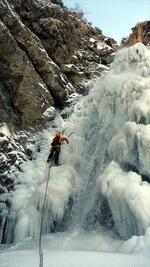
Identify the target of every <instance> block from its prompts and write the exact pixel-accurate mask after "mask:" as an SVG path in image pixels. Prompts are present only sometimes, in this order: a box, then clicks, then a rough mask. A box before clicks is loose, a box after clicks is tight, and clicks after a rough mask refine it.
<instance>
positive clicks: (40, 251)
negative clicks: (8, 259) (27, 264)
mask: <svg viewBox="0 0 150 267" xmlns="http://www.w3.org/2000/svg"><path fill="white" fill-rule="evenodd" d="M50 168H51V164H49V167H48V176H47V182H46V188H45V195H44V202H43V207H42V215H41V225H40V236H39V256H40V264H39V267H43V251H42V228H43V218H44V212H45V205H46V199H47V192H48V183H49V177H50Z"/></svg>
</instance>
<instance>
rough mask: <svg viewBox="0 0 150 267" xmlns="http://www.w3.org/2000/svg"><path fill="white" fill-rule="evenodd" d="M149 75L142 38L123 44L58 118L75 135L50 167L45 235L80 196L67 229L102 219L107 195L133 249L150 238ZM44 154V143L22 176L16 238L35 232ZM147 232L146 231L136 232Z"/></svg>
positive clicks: (147, 53) (16, 205) (16, 195)
mask: <svg viewBox="0 0 150 267" xmlns="http://www.w3.org/2000/svg"><path fill="white" fill-rule="evenodd" d="M149 75H150V51H149V50H148V49H147V48H146V47H145V46H144V45H143V44H140V43H138V44H136V45H134V46H132V47H129V48H124V49H122V50H120V51H119V52H118V54H117V55H116V57H115V60H114V63H113V65H112V68H111V70H110V71H109V72H108V73H107V74H106V75H104V76H102V77H101V78H100V79H99V80H98V81H97V83H96V84H95V86H94V88H93V89H92V90H91V91H90V93H89V95H88V96H86V97H84V98H82V99H81V101H80V102H79V103H78V104H76V105H75V107H74V112H73V114H72V116H71V117H70V118H69V119H66V121H63V120H62V121H61V122H60V123H59V124H58V128H59V129H60V128H61V127H62V128H63V129H64V130H65V135H69V134H70V133H71V135H70V138H69V139H70V143H69V145H65V146H64V147H63V148H62V155H61V163H62V166H60V167H58V168H55V167H53V168H52V170H51V171H52V172H51V176H50V183H49V194H48V201H47V206H46V214H45V221H44V230H43V232H44V233H47V232H49V231H50V227H51V224H52V223H53V222H54V221H55V220H56V221H59V220H61V219H62V218H63V215H64V212H65V209H66V207H67V204H68V201H69V198H70V197H73V198H74V196H75V198H74V204H73V207H72V214H71V221H70V224H69V226H70V229H71V227H73V228H74V227H75V228H82V227H85V225H86V221H87V220H88V222H89V221H90V222H92V223H93V224H94V223H97V222H99V221H98V218H99V217H100V216H105V215H106V214H105V213H106V212H107V210H106V209H104V210H103V211H102V209H101V205H102V201H103V199H105V200H106V201H107V203H108V205H109V208H110V212H111V215H112V217H113V221H114V229H115V232H116V233H118V234H119V235H120V237H121V238H123V239H128V238H131V239H129V240H128V241H126V242H129V243H128V244H130V247H132V248H133V250H136V249H135V248H134V246H136V247H137V246H138V240H146V238H147V239H148V240H149V234H148V230H147V229H148V227H149V225H150V212H149V211H150V197H149V196H150V185H149V183H148V182H144V181H143V180H142V179H143V177H144V179H145V177H146V179H147V180H149V179H150V163H149V162H150V161H149V159H150V155H149V153H150V145H149V143H150V142H149V141H150V140H149V139H150V124H149V123H150V122H149V119H150V115H149V114H150V78H149ZM50 131H51V135H50V136H49V137H48V132H44V133H43V135H42V138H45V140H44V142H47V140H48V138H49V139H51V138H52V135H53V133H54V130H52V129H51V130H50ZM47 154H48V150H47V145H44V146H43V148H42V151H41V153H40V156H39V157H37V158H36V160H35V161H34V162H30V163H29V162H28V166H27V165H25V166H24V173H22V174H21V175H19V177H18V181H19V182H20V184H18V185H16V189H15V191H14V193H13V196H12V203H13V212H14V213H15V214H16V218H17V219H16V220H17V223H16V227H15V240H16V241H19V240H22V239H24V237H26V236H34V235H36V234H37V232H38V227H39V219H40V216H41V205H42V204H41V203H42V198H43V192H44V186H45V175H46V172H45V165H46V162H45V161H44V159H45V160H46V158H47ZM95 207H96V208H95ZM101 213H104V214H101ZM92 216H93V218H94V219H92ZM89 218H90V219H89ZM146 230H147V231H146ZM145 231H146V234H145V237H144V236H143V237H136V240H135V239H134V238H133V237H132V236H133V235H143V234H144V233H145ZM142 238H143V239H142ZM144 238H145V239H144ZM126 242H125V244H124V249H126V247H127V243H126ZM139 242H141V243H142V242H145V243H146V242H147V241H139ZM147 243H148V242H147ZM142 248H143V249H144V246H142ZM122 249H123V247H122ZM137 251H138V249H137Z"/></svg>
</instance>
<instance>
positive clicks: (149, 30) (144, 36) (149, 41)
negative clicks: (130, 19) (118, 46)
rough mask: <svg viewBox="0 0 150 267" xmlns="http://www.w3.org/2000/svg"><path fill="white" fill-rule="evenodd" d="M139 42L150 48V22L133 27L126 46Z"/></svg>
mask: <svg viewBox="0 0 150 267" xmlns="http://www.w3.org/2000/svg"><path fill="white" fill-rule="evenodd" d="M139 42H140V43H143V44H144V45H149V46H150V21H144V22H141V23H138V24H137V25H136V26H135V27H133V28H132V33H131V34H130V35H129V37H128V38H127V40H126V41H125V43H124V45H133V44H135V43H139Z"/></svg>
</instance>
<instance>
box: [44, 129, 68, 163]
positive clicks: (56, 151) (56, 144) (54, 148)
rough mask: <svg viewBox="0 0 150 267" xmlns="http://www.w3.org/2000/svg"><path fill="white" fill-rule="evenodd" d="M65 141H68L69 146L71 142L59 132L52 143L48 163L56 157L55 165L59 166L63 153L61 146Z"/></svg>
mask: <svg viewBox="0 0 150 267" xmlns="http://www.w3.org/2000/svg"><path fill="white" fill-rule="evenodd" d="M63 141H66V142H67V144H69V140H68V139H67V138H66V137H64V136H63V135H61V134H60V132H57V133H56V135H55V137H54V138H53V141H52V143H51V150H50V154H49V156H48V159H47V162H49V161H50V160H51V159H52V158H53V155H54V161H55V165H57V166H58V165H59V155H60V151H61V144H62V143H63Z"/></svg>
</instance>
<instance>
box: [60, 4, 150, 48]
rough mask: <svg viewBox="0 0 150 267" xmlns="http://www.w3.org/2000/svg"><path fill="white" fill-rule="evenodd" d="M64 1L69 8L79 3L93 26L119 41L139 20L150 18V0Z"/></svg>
mask: <svg viewBox="0 0 150 267" xmlns="http://www.w3.org/2000/svg"><path fill="white" fill-rule="evenodd" d="M63 3H64V4H65V5H66V6H67V7H69V8H71V7H75V5H76V4H79V6H80V7H81V8H82V9H83V11H84V13H85V17H86V18H87V19H88V21H90V22H92V24H93V26H98V27H99V28H100V29H101V30H102V32H103V34H104V35H106V36H109V37H112V38H114V39H115V40H116V41H118V42H119V43H120V41H121V39H122V38H123V37H125V36H128V35H129V34H130V33H131V28H132V27H134V26H135V25H136V23H137V22H141V21H144V20H150V0H63Z"/></svg>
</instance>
